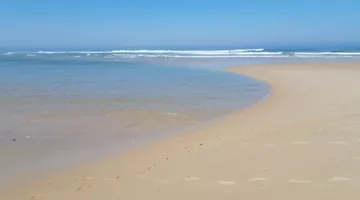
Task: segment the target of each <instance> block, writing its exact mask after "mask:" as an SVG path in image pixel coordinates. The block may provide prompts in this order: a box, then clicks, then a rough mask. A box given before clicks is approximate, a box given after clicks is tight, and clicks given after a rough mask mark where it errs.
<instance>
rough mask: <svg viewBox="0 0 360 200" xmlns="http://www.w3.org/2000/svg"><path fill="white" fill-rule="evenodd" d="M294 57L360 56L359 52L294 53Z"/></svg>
mask: <svg viewBox="0 0 360 200" xmlns="http://www.w3.org/2000/svg"><path fill="white" fill-rule="evenodd" d="M294 55H296V56H324V55H329V56H331V55H335V56H360V52H296V53H294Z"/></svg>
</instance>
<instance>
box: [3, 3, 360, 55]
mask: <svg viewBox="0 0 360 200" xmlns="http://www.w3.org/2000/svg"><path fill="white" fill-rule="evenodd" d="M359 10H360V1H359V0H336V1H335V0H206V1H205V0H56V1H55V0H36V1H35V0H11V1H10V0H7V1H6V0H4V1H0V27H1V28H0V48H19V49H20V48H46V49H51V48H53V49H55V48H58V49H61V48H72V49H74V48H75V49H76V48H79V49H80V48H89V49H91V48H92V49H104V48H105V49H106V48H111V49H121V48H177V47H179V48H186V47H189V48H195V47H234V48H240V47H254V48H262V47H268V46H273V47H276V46H279V47H281V46H284V47H286V46H289V47H290V46H311V45H328V46H331V45H360V12H359Z"/></svg>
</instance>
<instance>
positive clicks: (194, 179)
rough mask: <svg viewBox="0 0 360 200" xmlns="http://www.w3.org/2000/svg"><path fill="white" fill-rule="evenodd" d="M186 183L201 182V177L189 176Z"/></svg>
mask: <svg viewBox="0 0 360 200" xmlns="http://www.w3.org/2000/svg"><path fill="white" fill-rule="evenodd" d="M184 180H185V181H198V180H200V178H199V177H195V176H189V177H187V178H185V179H184Z"/></svg>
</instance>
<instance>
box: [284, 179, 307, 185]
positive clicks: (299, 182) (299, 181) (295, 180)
mask: <svg viewBox="0 0 360 200" xmlns="http://www.w3.org/2000/svg"><path fill="white" fill-rule="evenodd" d="M289 182H290V183H297V184H309V183H311V181H309V180H299V179H292V180H290V181H289Z"/></svg>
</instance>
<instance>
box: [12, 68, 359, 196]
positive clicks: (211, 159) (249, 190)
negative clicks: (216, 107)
mask: <svg viewBox="0 0 360 200" xmlns="http://www.w3.org/2000/svg"><path fill="white" fill-rule="evenodd" d="M339 66H341V67H339ZM229 71H231V72H233V73H241V74H245V75H248V76H251V77H254V78H255V79H259V80H263V81H265V82H268V83H270V84H271V85H272V87H273V95H271V96H270V97H269V98H268V99H267V100H266V101H263V102H261V103H260V104H257V105H256V106H253V107H251V108H250V109H246V110H243V111H240V112H236V113H234V114H232V115H230V116H228V117H225V118H224V119H221V120H219V121H216V122H214V123H212V124H210V125H209V126H206V127H203V128H202V129H200V130H196V131H193V132H190V133H188V134H183V135H180V136H179V137H176V138H171V139H167V140H166V141H159V142H156V144H151V145H149V146H144V147H141V148H138V149H136V150H134V151H132V152H129V153H127V154H126V155H122V156H120V158H117V159H111V160H108V161H104V162H101V163H97V164H95V165H93V166H87V167H86V168H81V169H76V170H73V171H71V172H66V173H64V174H61V175H56V176H55V177H52V178H49V180H47V181H46V182H45V183H40V184H39V185H37V186H35V187H34V188H28V189H27V190H26V191H23V192H21V193H18V194H17V195H14V194H12V195H13V196H11V197H12V198H10V199H14V200H17V199H24V197H29V196H30V198H32V197H33V198H32V199H40V198H44V199H54V200H60V199H80V200H81V199H84V200H85V199H86V200H88V199H145V198H150V199H152V198H156V199H164V200H165V199H220V198H222V199H224V198H226V199H234V198H247V199H265V198H267V199H268V198H270V199H272V198H274V199H294V196H295V197H296V198H295V199H305V198H307V199H329V197H332V198H334V199H336V198H340V197H344V194H346V196H347V197H350V198H352V199H356V197H358V195H356V194H357V190H356V189H355V188H356V185H357V184H358V183H359V181H360V174H359V173H358V172H357V171H358V170H356V169H358V167H360V162H358V161H357V162H356V159H355V158H356V157H359V156H360V147H358V143H357V142H358V137H360V135H359V134H358V131H359V130H360V126H359V125H358V123H357V122H358V121H360V106H359V105H357V104H356V102H358V101H357V100H360V91H357V90H356V89H354V86H355V87H356V84H359V83H360V80H358V77H359V75H360V64H356V63H355V64H344V63H342V64H339V63H336V64H321V63H317V64H312V63H306V64H280V65H264V66H251V67H240V68H231V69H229ZM344 102H345V103H344ZM359 124H360V123H359ZM344 127H346V129H344ZM345 131H346V134H339V133H344V132H345ZM349 149H350V150H351V152H350V150H349ZM353 158H354V159H353ZM332 181H338V182H341V184H342V185H338V184H335V185H334V184H331V182H332ZM299 185H300V186H299ZM21 191H22V190H21ZM325 191H326V192H325Z"/></svg>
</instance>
